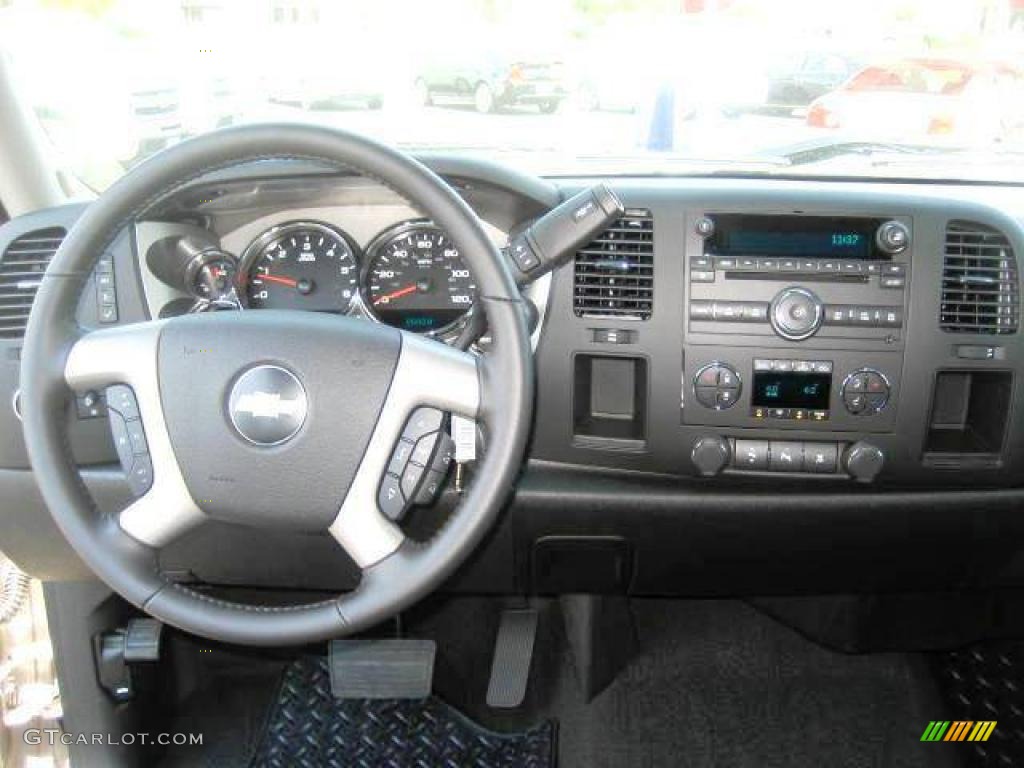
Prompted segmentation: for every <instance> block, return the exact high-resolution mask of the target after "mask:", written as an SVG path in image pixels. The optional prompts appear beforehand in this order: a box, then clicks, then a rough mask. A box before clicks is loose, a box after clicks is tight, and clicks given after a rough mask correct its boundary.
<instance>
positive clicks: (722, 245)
mask: <svg viewBox="0 0 1024 768" xmlns="http://www.w3.org/2000/svg"><path fill="white" fill-rule="evenodd" d="M712 218H713V220H714V222H715V233H714V235H713V236H712V238H711V241H710V243H709V246H710V248H709V251H710V253H712V254H713V255H716V256H769V257H771V256H775V257H779V258H821V259H862V260H866V259H875V258H883V256H884V255H883V254H881V253H879V252H878V248H877V246H876V244H875V239H874V235H875V231H876V230H877V229H878V225H879V221H878V220H876V219H857V218H849V217H836V218H832V217H819V216H762V215H735V214H727V215H721V216H714V217H712Z"/></svg>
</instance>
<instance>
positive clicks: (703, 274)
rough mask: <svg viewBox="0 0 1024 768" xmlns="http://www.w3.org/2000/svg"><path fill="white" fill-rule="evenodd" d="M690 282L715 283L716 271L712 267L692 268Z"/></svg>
mask: <svg viewBox="0 0 1024 768" xmlns="http://www.w3.org/2000/svg"><path fill="white" fill-rule="evenodd" d="M690 282H691V283H713V282H715V272H714V270H712V269H691V270H690Z"/></svg>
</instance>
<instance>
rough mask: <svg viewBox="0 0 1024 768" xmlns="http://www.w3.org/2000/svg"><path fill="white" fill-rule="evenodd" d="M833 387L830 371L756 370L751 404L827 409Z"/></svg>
mask: <svg viewBox="0 0 1024 768" xmlns="http://www.w3.org/2000/svg"><path fill="white" fill-rule="evenodd" d="M831 390H832V374H830V373H776V372H771V371H758V372H756V373H755V374H754V391H753V393H752V395H751V405H756V406H761V407H764V408H805V409H807V410H809V411H827V410H828V400H829V394H830V392H831Z"/></svg>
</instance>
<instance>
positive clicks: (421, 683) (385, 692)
mask: <svg viewBox="0 0 1024 768" xmlns="http://www.w3.org/2000/svg"><path fill="white" fill-rule="evenodd" d="M436 652H437V645H436V644H435V643H434V641H433V640H417V639H412V638H409V639H381V640H332V641H331V644H330V649H329V658H328V661H329V668H330V673H331V674H330V676H331V692H332V693H333V694H334V696H335V698H339V699H425V698H426V697H427V696H429V695H430V689H431V687H432V686H433V682H434V656H435V655H436Z"/></svg>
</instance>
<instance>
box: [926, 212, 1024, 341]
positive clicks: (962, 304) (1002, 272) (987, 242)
mask: <svg viewBox="0 0 1024 768" xmlns="http://www.w3.org/2000/svg"><path fill="white" fill-rule="evenodd" d="M1019 320H1020V289H1019V282H1018V277H1017V261H1016V259H1015V258H1014V255H1013V248H1011V247H1010V242H1009V240H1007V239H1006V237H1005V236H1004V235H1003V234H1002V233H1001V232H997V231H996V230H994V229H990V228H989V227H986V226H984V225H982V224H975V223H973V222H968V221H951V222H950V223H949V226H947V227H946V253H945V259H944V261H943V265H942V305H941V309H940V321H939V322H940V326H941V327H942V330H944V331H948V332H949V333H998V334H1006V333H1016V332H1017V325H1018V323H1019Z"/></svg>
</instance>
